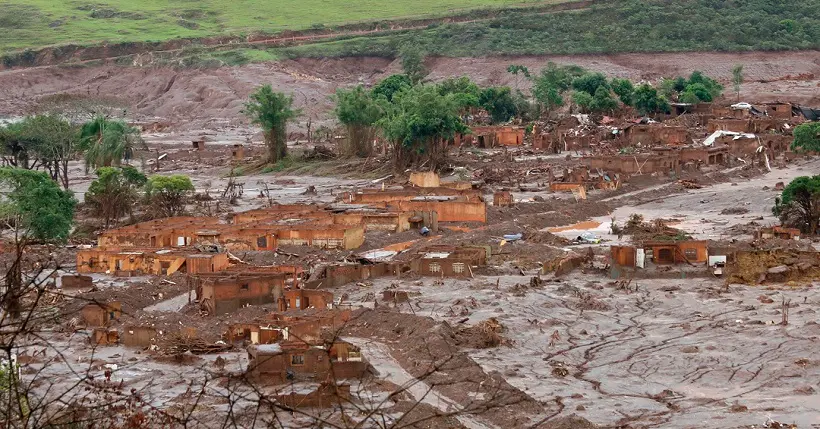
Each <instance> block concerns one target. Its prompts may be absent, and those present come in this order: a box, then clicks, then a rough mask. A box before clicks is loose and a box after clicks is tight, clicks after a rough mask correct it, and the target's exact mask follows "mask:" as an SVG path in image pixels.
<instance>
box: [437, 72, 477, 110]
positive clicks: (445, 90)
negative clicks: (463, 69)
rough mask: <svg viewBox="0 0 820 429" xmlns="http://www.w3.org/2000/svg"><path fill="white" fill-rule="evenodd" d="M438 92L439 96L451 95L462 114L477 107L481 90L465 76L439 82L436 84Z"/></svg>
mask: <svg viewBox="0 0 820 429" xmlns="http://www.w3.org/2000/svg"><path fill="white" fill-rule="evenodd" d="M438 92H439V94H441V95H448V94H453V95H454V97H455V99H456V102H457V103H458V105H459V108H460V109H461V111H462V112H466V111H467V110H468V109H469V108H471V107H479V98H480V97H481V93H482V91H481V88H479V87H478V85H476V84H475V82H473V81H472V80H470V78H469V77H467V76H462V77H458V78H449V79H445V80H443V81H441V82H440V83H439V84H438Z"/></svg>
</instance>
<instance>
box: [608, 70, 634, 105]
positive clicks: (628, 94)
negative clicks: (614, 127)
mask: <svg viewBox="0 0 820 429" xmlns="http://www.w3.org/2000/svg"><path fill="white" fill-rule="evenodd" d="M609 86H611V87H612V92H614V93H615V95H617V96H618V98H619V99H620V100H621V103H624V104H625V105H627V106H631V105H632V96H633V94H634V93H635V87H634V86H633V85H632V82H631V81H630V80H629V79H621V78H617V77H616V78H613V79H612V82H610V83H609Z"/></svg>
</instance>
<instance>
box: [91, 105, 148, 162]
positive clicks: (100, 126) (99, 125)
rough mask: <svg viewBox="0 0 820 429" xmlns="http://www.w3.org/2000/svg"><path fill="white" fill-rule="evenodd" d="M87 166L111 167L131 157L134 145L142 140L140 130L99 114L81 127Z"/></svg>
mask: <svg viewBox="0 0 820 429" xmlns="http://www.w3.org/2000/svg"><path fill="white" fill-rule="evenodd" d="M80 140H81V149H82V150H84V151H85V168H86V171H87V170H88V169H89V168H97V167H110V166H112V165H119V164H120V162H121V161H122V160H123V159H125V160H126V161H128V160H129V159H131V157H132V155H133V151H134V146H135V144H136V143H137V142H139V141H141V139H140V133H139V130H137V129H136V128H134V127H131V126H129V125H128V124H126V123H125V122H124V121H120V120H112V119H109V118H106V117H104V116H97V117H95V118H94V119H92V120H91V121H89V122H86V123H85V124H84V125H83V126H82V128H81V129H80Z"/></svg>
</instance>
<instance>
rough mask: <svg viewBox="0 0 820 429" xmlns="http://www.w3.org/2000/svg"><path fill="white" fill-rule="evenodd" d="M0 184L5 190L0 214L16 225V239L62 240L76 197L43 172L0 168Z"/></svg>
mask: <svg viewBox="0 0 820 429" xmlns="http://www.w3.org/2000/svg"><path fill="white" fill-rule="evenodd" d="M0 183H1V184H2V185H3V187H4V188H8V189H9V191H8V193H7V194H6V196H5V197H4V198H3V199H2V200H0V215H2V217H3V218H4V219H5V220H6V222H7V224H8V225H11V226H13V227H15V228H16V231H17V236H18V238H24V239H34V240H39V241H58V242H59V241H65V239H66V238H68V234H69V232H70V231H71V225H72V223H73V219H74V207H75V206H76V204H77V200H75V199H74V196H73V194H72V193H71V192H70V191H66V190H63V189H60V187H59V185H57V183H55V182H54V181H53V180H51V178H50V177H49V176H48V175H47V174H46V173H44V172H40V171H32V170H25V169H22V168H8V167H5V168H0Z"/></svg>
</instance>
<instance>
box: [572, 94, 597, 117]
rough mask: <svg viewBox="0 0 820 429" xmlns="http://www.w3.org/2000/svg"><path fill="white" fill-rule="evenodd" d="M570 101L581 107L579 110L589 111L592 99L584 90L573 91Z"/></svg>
mask: <svg viewBox="0 0 820 429" xmlns="http://www.w3.org/2000/svg"><path fill="white" fill-rule="evenodd" d="M572 102H573V103H575V105H576V106H578V107H580V108H581V112H583V113H589V111H590V108H591V107H592V102H593V99H592V96H591V95H589V93H587V92H586V91H574V92H573V93H572Z"/></svg>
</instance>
